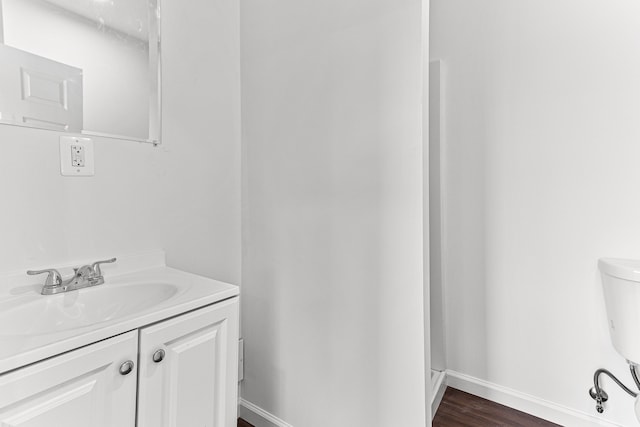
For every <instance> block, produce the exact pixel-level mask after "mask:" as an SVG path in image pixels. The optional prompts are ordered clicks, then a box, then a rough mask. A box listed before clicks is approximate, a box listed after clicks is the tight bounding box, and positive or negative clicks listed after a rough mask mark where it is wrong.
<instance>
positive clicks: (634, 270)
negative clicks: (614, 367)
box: [598, 258, 640, 364]
mask: <svg viewBox="0 0 640 427" xmlns="http://www.w3.org/2000/svg"><path fill="white" fill-rule="evenodd" d="M598 267H599V268H600V274H601V277H602V286H603V288H604V300H605V304H606V307H607V318H608V321H609V335H610V336H611V342H612V343H613V346H614V347H615V349H616V350H617V351H618V353H620V354H621V355H622V357H624V358H625V359H627V360H628V361H630V362H633V363H635V364H640V261H637V260H627V259H613V258H601V259H600V260H599V261H598Z"/></svg>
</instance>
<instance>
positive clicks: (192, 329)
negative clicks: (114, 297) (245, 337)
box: [138, 298, 238, 427]
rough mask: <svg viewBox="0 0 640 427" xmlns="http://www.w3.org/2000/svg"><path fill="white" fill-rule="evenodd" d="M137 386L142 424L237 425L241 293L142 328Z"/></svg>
mask: <svg viewBox="0 0 640 427" xmlns="http://www.w3.org/2000/svg"><path fill="white" fill-rule="evenodd" d="M161 353H163V354H164V357H163V358H162V360H159V359H160V354H161ZM154 354H155V355H156V358H155V361H154ZM138 387H139V391H138V427H165V426H166V427H169V426H171V427H186V426H198V427H229V426H234V425H235V424H236V422H237V421H236V418H237V398H238V397H237V396H238V395H237V393H238V299H237V298H233V299H230V300H227V301H223V302H220V303H217V304H214V305H212V306H209V307H205V308H202V309H199V310H196V311H193V312H191V313H187V314H184V315H181V316H178V317H176V318H174V319H170V320H166V321H164V322H161V323H158V324H157V325H154V326H149V327H147V328H144V329H141V330H140V380H139V384H138Z"/></svg>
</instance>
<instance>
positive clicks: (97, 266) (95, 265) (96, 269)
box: [91, 258, 116, 276]
mask: <svg viewBox="0 0 640 427" xmlns="http://www.w3.org/2000/svg"><path fill="white" fill-rule="evenodd" d="M112 262H116V259H115V258H111V259H105V260H104V261H96V262H94V263H93V264H91V269H92V270H93V274H95V275H96V276H102V270H100V264H111V263H112Z"/></svg>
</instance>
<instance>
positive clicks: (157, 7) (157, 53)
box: [0, 0, 162, 147]
mask: <svg viewBox="0 0 640 427" xmlns="http://www.w3.org/2000/svg"><path fill="white" fill-rule="evenodd" d="M160 2H161V0H147V3H148V4H149V17H150V18H151V13H153V12H154V11H155V18H156V19H149V88H151V87H155V88H156V92H155V94H153V93H151V91H150V92H149V107H148V108H149V123H148V125H149V126H148V127H149V134H148V137H147V138H138V137H134V136H128V135H118V134H114V133H109V132H98V131H91V130H82V131H81V132H65V131H61V130H54V129H48V128H39V127H37V126H26V125H21V124H19V123H5V122H0V125H8V126H18V127H25V128H30V129H41V130H49V131H52V132H58V133H63V134H65V135H77V136H94V137H100V138H109V139H118V140H124V141H133V142H141V143H149V144H153V146H154V147H155V146H158V145H160V144H161V143H162V32H161V28H162V9H161V4H160ZM2 9H3V8H2V0H0V44H4V25H3V23H4V21H3V14H2ZM152 46H153V47H154V48H153V49H152Z"/></svg>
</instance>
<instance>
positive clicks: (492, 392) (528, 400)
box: [446, 370, 624, 427]
mask: <svg viewBox="0 0 640 427" xmlns="http://www.w3.org/2000/svg"><path fill="white" fill-rule="evenodd" d="M446 374H447V376H446V382H447V385H448V386H449V387H453V388H457V389H458V390H462V391H465V392H467V393H471V394H474V395H476V396H480V397H483V398H485V399H488V400H491V401H493V402H496V403H500V404H502V405H505V406H509V407H510V408H514V409H517V410H518V411H521V412H526V413H527V414H531V415H533V416H536V417H538V418H542V419H545V420H547V421H551V422H553V423H556V424H560V425H562V426H566V427H572V426H574V427H624V426H622V425H621V424H615V423H612V422H608V421H605V420H602V419H600V418H597V417H594V416H593V415H590V414H587V413H584V412H581V411H577V410H575V409H571V408H567V407H566V406H562V405H558V404H556V403H553V402H550V401H548V400H544V399H540V398H537V397H535V396H531V395H528V394H525V393H521V392H519V391H516V390H513V389H510V388H507V387H503V386H500V385H498V384H494V383H490V382H488V381H484V380H481V379H478V378H474V377H471V376H469V375H465V374H461V373H459V372H455V371H451V370H447V371H446Z"/></svg>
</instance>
